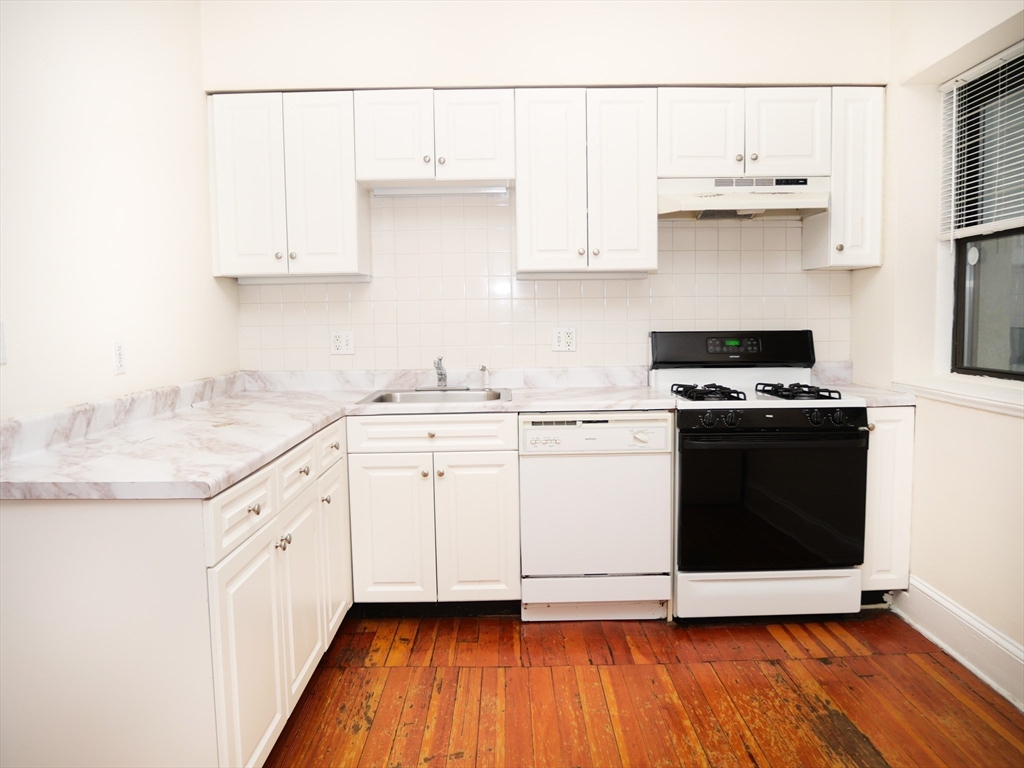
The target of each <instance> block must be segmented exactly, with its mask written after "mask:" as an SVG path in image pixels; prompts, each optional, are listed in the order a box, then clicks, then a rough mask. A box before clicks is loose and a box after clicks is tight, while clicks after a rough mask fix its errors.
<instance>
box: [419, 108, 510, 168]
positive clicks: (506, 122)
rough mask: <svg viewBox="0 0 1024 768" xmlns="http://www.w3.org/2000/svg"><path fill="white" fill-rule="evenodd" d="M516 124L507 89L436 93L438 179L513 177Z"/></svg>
mask: <svg viewBox="0 0 1024 768" xmlns="http://www.w3.org/2000/svg"><path fill="white" fill-rule="evenodd" d="M515 122H516V121H515V94H514V92H513V91H512V90H511V89H509V88H506V89H494V88H491V89H485V88H479V89H473V90H463V91H434V148H435V151H436V153H437V166H436V175H437V178H439V179H511V178H514V177H515V175H516V162H515V159H516V158H515V150H516V143H515V128H516V125H515Z"/></svg>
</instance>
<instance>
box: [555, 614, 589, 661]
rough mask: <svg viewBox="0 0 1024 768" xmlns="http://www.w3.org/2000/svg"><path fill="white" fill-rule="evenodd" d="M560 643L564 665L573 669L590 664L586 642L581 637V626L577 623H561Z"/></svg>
mask: <svg viewBox="0 0 1024 768" xmlns="http://www.w3.org/2000/svg"><path fill="white" fill-rule="evenodd" d="M562 642H563V644H564V647H565V660H566V663H567V664H568V665H570V666H573V667H578V666H581V665H582V666H586V665H588V664H590V653H589V652H588V651H587V641H586V638H584V637H583V624H582V622H579V621H566V622H563V623H562Z"/></svg>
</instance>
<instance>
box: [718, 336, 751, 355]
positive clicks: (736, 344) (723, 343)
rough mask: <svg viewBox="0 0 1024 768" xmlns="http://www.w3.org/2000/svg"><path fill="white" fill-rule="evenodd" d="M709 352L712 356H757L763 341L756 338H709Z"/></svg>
mask: <svg viewBox="0 0 1024 768" xmlns="http://www.w3.org/2000/svg"><path fill="white" fill-rule="evenodd" d="M706 343H707V350H708V353H709V354H712V355H741V354H747V355H756V354H757V353H758V352H760V351H761V340H760V339H759V338H757V337H756V336H708V338H707V342H706Z"/></svg>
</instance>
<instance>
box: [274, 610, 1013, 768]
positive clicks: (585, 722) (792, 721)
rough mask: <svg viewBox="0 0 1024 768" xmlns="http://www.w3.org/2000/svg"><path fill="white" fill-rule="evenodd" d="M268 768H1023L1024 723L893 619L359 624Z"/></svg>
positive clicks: (311, 689)
mask: <svg viewBox="0 0 1024 768" xmlns="http://www.w3.org/2000/svg"><path fill="white" fill-rule="evenodd" d="M267 765H268V766H274V767H276V766H296V765H309V766H318V765H332V766H395V767H396V768H397V767H399V766H401V767H402V768H411V767H412V766H423V767H426V768H440V767H442V766H451V768H456V767H459V768H462V767H463V766H510V767H513V768H521V767H522V768H525V767H526V766H538V767H541V766H544V767H546V766H787V767H788V766H806V767H810V766H869V767H870V766H941V765H949V766H979V767H983V768H988V767H989V766H1016V767H1018V768H1020V767H1021V766H1024V715H1022V713H1021V712H1020V711H1019V710H1017V709H1016V708H1015V707H1014V706H1013V705H1011V704H1010V703H1009V702H1007V701H1006V700H1005V699H1003V698H1001V697H1000V696H999V695H998V694H996V693H995V692H993V691H992V689H991V688H989V687H988V686H986V685H985V684H984V683H983V682H981V681H980V680H979V679H978V678H977V677H975V676H974V675H973V674H971V672H969V671H968V670H967V669H965V668H964V667H963V666H962V665H960V664H959V663H957V662H956V661H954V660H953V659H952V658H950V657H949V656H948V655H947V654H946V653H944V652H942V651H941V650H939V649H938V648H937V647H936V646H935V645H934V644H933V643H931V642H930V641H928V640H927V639H925V638H924V637H922V636H921V635H920V634H919V633H917V632H916V631H915V630H913V629H912V628H910V627H909V626H908V625H907V624H905V623H904V622H903V621H901V620H900V619H899V618H897V617H896V616H894V615H893V614H891V613H888V612H884V611H879V612H871V613H865V614H861V615H859V616H858V617H856V618H851V619H844V620H841V621H831V620H823V621H820V622H817V621H805V622H794V623H779V624H736V623H730V624H721V625H711V624H705V623H701V624H691V625H678V626H676V625H672V624H667V623H666V622H658V621H602V622H557V623H533V624H523V623H521V622H520V621H519V620H518V619H516V618H510V617H501V618H443V619H373V620H368V619H362V620H358V619H346V621H345V623H344V624H343V625H342V627H341V630H340V632H339V633H338V635H337V637H336V638H335V640H334V643H333V644H332V645H331V647H330V649H329V650H328V652H327V653H326V654H325V656H324V658H323V660H322V661H321V663H320V666H319V668H318V669H317V671H316V673H315V675H314V677H313V679H312V680H311V682H310V683H309V686H308V687H307V689H306V692H305V693H304V694H303V696H302V699H301V700H300V701H299V703H298V705H297V706H296V708H295V711H294V713H293V714H292V716H291V719H290V720H289V722H288V724H287V725H286V726H285V730H284V733H283V734H282V735H281V737H280V739H279V740H278V742H277V745H276V746H275V748H274V751H273V752H272V754H271V755H270V758H269V759H268V761H267Z"/></svg>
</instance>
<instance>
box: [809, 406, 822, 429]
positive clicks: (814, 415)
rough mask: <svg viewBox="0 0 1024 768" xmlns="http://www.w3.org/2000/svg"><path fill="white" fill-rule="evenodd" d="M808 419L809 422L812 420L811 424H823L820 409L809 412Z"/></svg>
mask: <svg viewBox="0 0 1024 768" xmlns="http://www.w3.org/2000/svg"><path fill="white" fill-rule="evenodd" d="M807 420H808V421H809V422H811V424H813V425H814V426H816V427H817V426H820V425H821V421H822V419H821V411H818V410H813V411H811V412H810V413H808V414H807Z"/></svg>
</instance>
